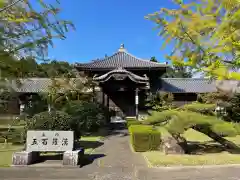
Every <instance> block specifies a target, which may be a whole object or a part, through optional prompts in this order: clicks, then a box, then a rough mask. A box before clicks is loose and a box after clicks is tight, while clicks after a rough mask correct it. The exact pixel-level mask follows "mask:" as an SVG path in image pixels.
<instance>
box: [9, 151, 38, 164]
mask: <svg viewBox="0 0 240 180" xmlns="http://www.w3.org/2000/svg"><path fill="white" fill-rule="evenodd" d="M38 159H39V152H28V151H21V152H15V153H14V154H13V156H12V165H14V166H25V165H30V164H32V163H35V162H37V161H38Z"/></svg>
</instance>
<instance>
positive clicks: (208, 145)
mask: <svg viewBox="0 0 240 180" xmlns="http://www.w3.org/2000/svg"><path fill="white" fill-rule="evenodd" d="M159 130H160V131H161V133H162V136H163V137H164V136H168V135H169V133H168V132H167V130H166V129H164V128H159ZM184 137H185V138H186V139H187V141H188V142H198V144H200V145H201V146H200V147H201V148H203V149H201V148H199V149H197V151H201V150H202V152H201V153H202V154H201V155H197V154H193V155H165V154H163V152H160V151H150V152H144V153H142V154H143V156H144V157H145V158H146V159H147V161H148V163H149V165H150V166H156V167H159V166H196V165H223V164H240V156H239V154H231V153H229V152H227V151H225V150H223V149H221V148H219V147H221V146H220V144H218V143H216V142H213V141H212V139H211V138H209V137H208V136H206V135H204V134H202V133H200V132H197V131H195V130H193V129H189V130H188V131H186V132H185V133H184ZM226 139H228V140H230V141H232V142H234V143H235V144H238V145H240V136H236V137H227V138H226Z"/></svg>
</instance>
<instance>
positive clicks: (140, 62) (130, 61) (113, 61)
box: [76, 51, 167, 69]
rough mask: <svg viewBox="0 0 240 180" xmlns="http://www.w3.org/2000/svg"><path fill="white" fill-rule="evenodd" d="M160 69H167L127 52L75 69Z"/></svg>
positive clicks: (80, 65) (79, 65)
mask: <svg viewBox="0 0 240 180" xmlns="http://www.w3.org/2000/svg"><path fill="white" fill-rule="evenodd" d="M119 67H122V68H154V67H155V68H162V67H167V65H166V64H164V63H157V62H151V61H150V60H144V59H140V58H137V57H135V56H133V55H131V54H129V53H127V52H125V51H124V52H117V53H115V54H113V55H112V56H109V57H105V58H104V59H101V60H95V61H93V62H90V63H84V64H81V63H77V64H76V68H79V69H91V68H92V69H94V68H96V69H105V68H106V69H116V68H119Z"/></svg>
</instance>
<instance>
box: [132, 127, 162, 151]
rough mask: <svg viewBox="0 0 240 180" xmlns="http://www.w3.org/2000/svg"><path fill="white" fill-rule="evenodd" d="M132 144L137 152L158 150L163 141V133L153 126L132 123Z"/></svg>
mask: <svg viewBox="0 0 240 180" xmlns="http://www.w3.org/2000/svg"><path fill="white" fill-rule="evenodd" d="M129 132H130V138H131V144H132V147H133V149H134V151H136V152H146V151H151V150H157V149H158V148H159V146H160V143H161V134H160V132H159V131H158V130H156V129H153V127H152V126H147V125H131V126H130V127H129Z"/></svg>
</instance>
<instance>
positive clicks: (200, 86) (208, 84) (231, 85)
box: [160, 78, 240, 93]
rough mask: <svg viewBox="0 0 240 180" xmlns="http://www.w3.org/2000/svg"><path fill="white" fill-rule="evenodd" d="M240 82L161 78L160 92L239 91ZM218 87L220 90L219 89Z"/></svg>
mask: <svg viewBox="0 0 240 180" xmlns="http://www.w3.org/2000/svg"><path fill="white" fill-rule="evenodd" d="M239 82H240V81H235V80H224V81H216V80H210V79H199V78H198V79H197V78H162V84H161V87H160V90H162V91H166V92H172V93H186V92H187V93H208V92H217V91H218V90H220V88H221V90H224V91H234V92H238V91H239V89H240V88H239V84H240V83H239ZM219 87H220V88H219Z"/></svg>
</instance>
